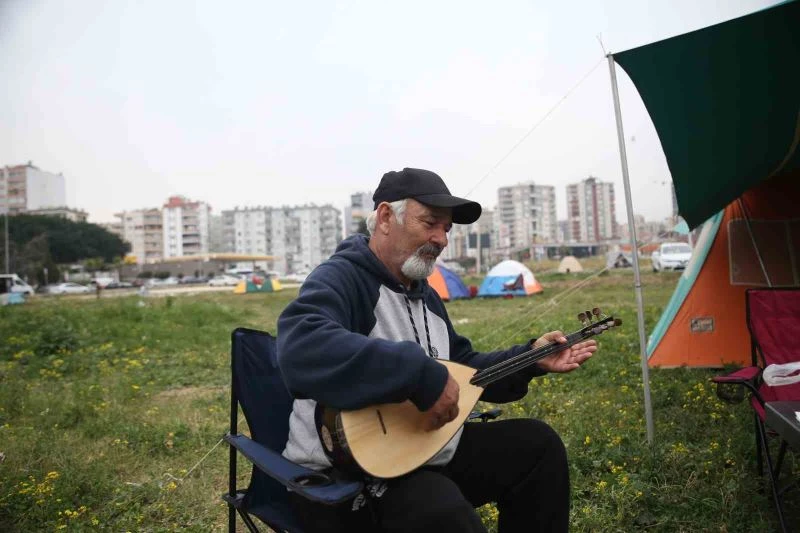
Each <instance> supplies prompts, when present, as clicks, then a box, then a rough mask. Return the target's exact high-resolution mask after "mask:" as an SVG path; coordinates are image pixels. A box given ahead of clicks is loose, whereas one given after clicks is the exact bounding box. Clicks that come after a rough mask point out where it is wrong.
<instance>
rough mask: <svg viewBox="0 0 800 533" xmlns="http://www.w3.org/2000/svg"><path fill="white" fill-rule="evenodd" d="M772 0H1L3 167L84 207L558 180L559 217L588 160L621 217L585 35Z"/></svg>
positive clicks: (708, 19)
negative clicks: (56, 180) (407, 176)
mask: <svg viewBox="0 0 800 533" xmlns="http://www.w3.org/2000/svg"><path fill="white" fill-rule="evenodd" d="M773 3H775V2H773V1H764V0H671V1H664V0H615V1H611V0H607V1H596V0H586V1H584V0H579V1H573V2H555V1H552V0H548V1H527V2H522V1H500V2H486V1H482V2H472V1H464V0H461V1H458V2H455V1H454V2H440V1H431V0H427V1H424V2H414V1H405V2H391V3H390V2H378V1H363V2H323V1H317V2H276V1H253V2H220V1H219V0H200V1H191V2H190V1H178V0H169V1H164V0H143V1H136V2H133V1H122V0H119V1H114V0H105V1H90V0H79V1H65V0H64V1H58V0H49V1H44V0H0V73H2V75H0V77H2V80H3V84H2V85H3V91H2V94H3V98H0V165H16V164H23V163H26V162H27V161H32V162H33V164H34V165H36V166H38V167H39V168H41V169H43V170H46V171H50V172H62V173H63V174H64V176H65V177H66V185H67V202H68V204H69V205H70V206H71V207H78V208H81V209H84V210H86V211H88V212H89V215H90V220H91V221H93V222H103V221H111V220H113V219H114V217H113V214H114V213H115V212H119V211H122V210H126V209H138V208H144V207H156V206H160V205H162V204H163V203H164V202H165V200H166V199H167V197H168V196H170V195H174V194H180V195H184V196H187V197H189V198H190V199H193V200H201V201H205V202H208V203H209V204H210V205H211V206H212V209H213V212H215V213H219V212H220V211H221V210H223V209H232V208H234V207H235V206H255V205H269V206H279V205H297V204H303V203H310V202H314V203H317V204H324V203H331V204H333V205H334V206H336V207H337V208H340V209H343V208H344V206H345V205H346V204H347V202H348V201H349V195H350V194H351V193H353V192H356V191H362V190H374V188H375V187H376V185H377V183H378V181H379V179H380V177H381V176H382V175H383V173H384V172H386V171H388V170H396V169H400V168H402V167H405V166H413V167H421V168H428V169H430V170H434V171H435V172H437V173H439V174H440V175H441V176H442V177H443V178H444V179H445V181H446V182H447V184H448V185H449V187H450V190H451V192H453V194H457V195H462V196H464V195H468V196H469V197H470V198H471V199H474V200H477V201H479V202H481V203H482V204H484V206H485V207H493V206H494V205H495V204H496V203H497V188H498V187H500V186H503V185H510V184H514V183H518V182H522V181H528V180H533V181H535V182H536V183H539V184H544V185H555V186H556V201H557V203H558V205H557V208H558V216H559V218H565V217H566V193H565V186H566V184H568V183H574V182H577V181H579V180H581V179H583V178H586V177H587V176H589V175H594V176H597V177H599V178H600V179H602V180H607V181H612V182H614V183H615V184H616V192H617V199H618V200H617V206H618V208H617V217H618V219H619V220H620V221H621V222H622V221H624V220H625V216H626V215H625V202H624V192H623V189H622V178H621V171H620V164H619V155H618V151H617V140H616V130H615V125H614V112H613V106H612V101H611V90H610V84H609V72H608V66H607V64H606V62H605V60H604V59H603V49H602V48H601V45H600V42H599V41H598V35H599V36H601V39H602V42H603V44H604V46H605V48H606V49H607V50H608V51H614V52H618V51H622V50H626V49H629V48H633V47H636V46H639V45H643V44H646V43H649V42H652V41H655V40H659V39H663V38H666V37H671V36H673V35H678V34H681V33H685V32H687V31H691V30H695V29H699V28H701V27H704V26H708V25H710V24H714V23H717V22H722V21H724V20H728V19H731V18H735V17H738V16H741V15H744V14H747V13H750V12H752V11H755V10H758V9H762V8H764V7H766V6H768V5H771V4H773ZM601 60H602V61H601ZM598 62H600V63H599V64H598ZM593 68H594V70H592V69H593ZM617 72H618V78H619V81H620V91H621V99H622V110H623V118H624V123H625V134H626V138H627V141H628V156H629V160H630V161H629V163H630V174H631V187H632V191H633V193H632V194H633V201H634V211H635V212H636V213H640V214H643V215H645V216H646V217H647V218H648V219H661V218H663V217H665V216H668V215H669V214H670V213H671V199H670V190H669V186H668V183H669V170H668V168H667V165H666V161H665V159H664V155H663V152H662V151H661V146H660V144H659V142H658V138H657V136H656V134H655V130H654V128H653V126H652V123H651V122H650V119H649V117H648V116H647V113H646V112H645V110H644V107H643V105H642V103H641V100H640V99H639V96H638V95H637V93H636V92H635V90H634V89H633V86H632V84H631V83H630V81H629V80H628V78H627V76H626V75H625V73H624V72H623V71H622V70H621V69H618V71H617ZM587 74H588V77H586V78H585V80H584V81H583V82H582V83H581V84H580V86H578V87H577V88H576V89H575V90H574V91H573V92H572V93H571V94H570V95H569V96H568V97H567V98H566V99H565V100H563V102H561V104H560V105H559V106H558V108H557V109H556V110H555V111H554V112H553V113H552V114H551V115H549V116H548V117H547V118H546V120H544V121H542V122H541V124H539V125H538V127H536V129H535V130H534V131H533V133H531V134H530V135H529V136H528V137H527V138H526V139H525V140H524V142H522V143H521V144H520V145H519V146H518V147H517V148H516V150H514V151H513V153H512V154H511V155H510V156H509V157H508V158H506V159H505V160H504V161H503V162H502V163H501V164H500V165H499V166H497V168H495V169H494V170H492V169H493V168H494V167H495V166H496V165H497V164H498V162H500V161H501V159H502V158H503V157H504V156H505V155H506V154H507V153H508V152H509V150H511V149H512V148H513V147H514V146H515V145H516V144H517V143H518V141H520V139H522V138H523V137H524V136H525V135H526V134H527V133H528V132H529V131H530V130H531V128H533V127H534V126H535V125H536V124H537V123H539V122H540V121H541V120H542V118H543V117H544V116H545V115H546V113H547V112H548V111H550V110H551V109H552V108H553V107H554V106H555V105H556V104H558V102H559V101H561V100H562V98H563V97H564V96H565V95H566V94H567V92H568V91H570V89H571V88H573V87H574V86H575V85H576V84H578V82H580V81H581V80H582V79H583V78H584V76H586V75H587ZM487 173H488V175H487Z"/></svg>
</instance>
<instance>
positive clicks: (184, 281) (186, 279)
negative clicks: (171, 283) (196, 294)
mask: <svg viewBox="0 0 800 533" xmlns="http://www.w3.org/2000/svg"><path fill="white" fill-rule="evenodd" d="M206 281H208V279H207V278H202V277H198V276H183V277H182V278H181V279H180V282H179V283H180V284H181V285H194V284H197V283H205V282H206Z"/></svg>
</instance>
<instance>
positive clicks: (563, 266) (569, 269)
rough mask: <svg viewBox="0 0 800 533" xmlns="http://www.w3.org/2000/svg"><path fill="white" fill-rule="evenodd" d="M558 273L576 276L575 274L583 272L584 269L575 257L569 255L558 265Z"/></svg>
mask: <svg viewBox="0 0 800 533" xmlns="http://www.w3.org/2000/svg"><path fill="white" fill-rule="evenodd" d="M558 271H559V272H560V273H562V274H574V273H575V272H583V267H582V266H581V264H580V263H579V262H578V260H577V259H575V256H574V255H568V256H566V257H565V258H564V259H562V260H561V263H559V264H558Z"/></svg>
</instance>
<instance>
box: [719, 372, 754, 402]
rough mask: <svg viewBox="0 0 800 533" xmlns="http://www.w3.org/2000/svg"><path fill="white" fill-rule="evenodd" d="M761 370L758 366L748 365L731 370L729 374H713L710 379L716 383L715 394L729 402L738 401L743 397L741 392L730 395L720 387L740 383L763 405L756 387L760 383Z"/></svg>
mask: <svg viewBox="0 0 800 533" xmlns="http://www.w3.org/2000/svg"><path fill="white" fill-rule="evenodd" d="M761 371H762V369H761V368H760V367H757V366H748V367H745V368H740V369H739V370H736V371H734V372H731V373H730V374H725V375H723V376H714V377H713V378H711V381H713V382H714V383H716V384H717V396H719V397H720V399H722V400H725V401H727V402H729V403H738V402H740V401H742V400H743V399H744V393H743V392H742V394H741V395H739V394H736V395H732V394H731V393H729V392H725V391H724V390H723V387H722V386H724V385H742V386H743V387H745V388H747V389H748V390H749V391H750V393H751V394H752V395H753V397H754V398H755V399H756V400H758V402H759V403H761V405H764V400H763V399H762V398H761V394H759V392H758V388H759V386H760V384H761ZM739 390H742V389H739Z"/></svg>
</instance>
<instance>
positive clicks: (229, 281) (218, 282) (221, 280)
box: [208, 274, 241, 287]
mask: <svg viewBox="0 0 800 533" xmlns="http://www.w3.org/2000/svg"><path fill="white" fill-rule="evenodd" d="M240 281H241V279H239V278H237V277H236V276H230V275H228V274H220V275H218V276H214V277H213V278H211V279H210V280H208V286H209V287H233V286H236V285H238V284H239V282H240Z"/></svg>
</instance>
